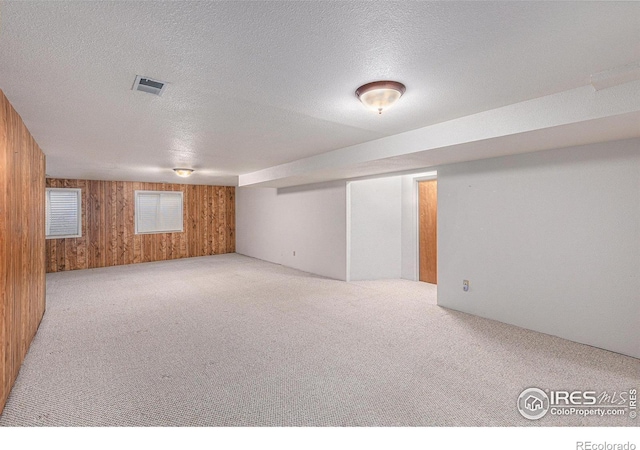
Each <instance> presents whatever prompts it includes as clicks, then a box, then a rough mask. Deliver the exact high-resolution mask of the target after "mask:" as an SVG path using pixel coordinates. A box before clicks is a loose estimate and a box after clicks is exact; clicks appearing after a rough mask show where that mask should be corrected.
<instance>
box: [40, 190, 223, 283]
mask: <svg viewBox="0 0 640 450" xmlns="http://www.w3.org/2000/svg"><path fill="white" fill-rule="evenodd" d="M46 185H47V187H70V188H81V189H82V237H80V238H71V239H49V240H47V242H46V270H47V272H60V271H64V270H76V269H86V268H96V267H105V266H115V265H122V264H133V263H140V262H151V261H163V260H168V259H178V258H186V257H191V256H205V255H216V254H220V253H233V252H235V188H234V187H227V186H194V185H181V184H162V183H142V182H125V181H93V180H67V179H64V180H62V179H55V178H48V179H47V180H46ZM136 190H151V191H156V190H157V191H182V192H183V195H184V211H183V221H184V231H183V232H182V233H158V234H138V235H136V234H135V223H134V218H135V216H134V214H135V199H134V192H135V191H136Z"/></svg>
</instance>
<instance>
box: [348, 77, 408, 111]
mask: <svg viewBox="0 0 640 450" xmlns="http://www.w3.org/2000/svg"><path fill="white" fill-rule="evenodd" d="M406 90H407V88H406V87H405V85H404V84H402V83H398V82H397V81H374V82H373V83H367V84H363V85H362V86H360V87H359V88H358V89H356V96H357V97H358V98H359V99H360V101H361V102H362V104H363V105H364V106H366V107H367V108H369V109H373V110H375V111H378V114H382V111H383V110H386V109H389V108H390V107H391V106H392V105H393V104H394V103H395V102H397V101H398V99H399V98H400V97H402V94H404V92H405V91H406Z"/></svg>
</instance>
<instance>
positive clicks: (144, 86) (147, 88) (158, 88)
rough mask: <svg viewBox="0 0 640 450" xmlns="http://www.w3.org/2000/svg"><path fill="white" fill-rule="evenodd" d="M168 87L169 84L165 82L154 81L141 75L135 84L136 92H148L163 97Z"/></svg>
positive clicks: (137, 77)
mask: <svg viewBox="0 0 640 450" xmlns="http://www.w3.org/2000/svg"><path fill="white" fill-rule="evenodd" d="M166 87H167V83H166V82H164V81H158V80H154V79H153V78H149V77H143V76H141V75H138V76H136V81H135V82H134V83H133V90H134V91H142V92H148V93H149V94H155V95H162V93H163V92H164V89H165V88H166Z"/></svg>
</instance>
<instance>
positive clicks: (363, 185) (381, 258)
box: [348, 176, 402, 281]
mask: <svg viewBox="0 0 640 450" xmlns="http://www.w3.org/2000/svg"><path fill="white" fill-rule="evenodd" d="M348 189H349V191H350V192H349V198H350V227H349V228H350V265H349V266H350V270H349V273H350V276H349V280H352V281H356V280H377V279H384V278H400V272H401V235H402V210H401V207H402V179H401V177H399V176H396V177H386V178H376V179H370V180H361V181H353V182H351V183H349V186H348Z"/></svg>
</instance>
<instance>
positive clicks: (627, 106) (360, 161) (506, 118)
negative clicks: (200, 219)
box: [238, 81, 640, 187]
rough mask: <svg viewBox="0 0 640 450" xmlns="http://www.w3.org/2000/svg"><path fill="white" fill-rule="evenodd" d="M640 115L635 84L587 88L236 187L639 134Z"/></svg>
mask: <svg viewBox="0 0 640 450" xmlns="http://www.w3.org/2000/svg"><path fill="white" fill-rule="evenodd" d="M398 107H401V105H398ZM639 113H640V81H633V82H630V83H625V84H622V85H619V86H614V87H610V88H607V89H603V90H599V91H596V90H594V88H593V87H592V86H590V85H587V86H583V87H579V88H576V89H572V90H569V91H564V92H560V93H557V94H553V95H548V96H545V97H540V98H537V99H533V100H529V101H526V102H521V103H517V104H514V105H509V106H505V107H502V108H497V109H493V110H489V111H484V112H481V113H478V114H473V115H470V116H466V117H461V118H459V119H454V120H450V121H447V122H443V123H439V124H435V125H430V126H427V127H424V128H419V129H417V130H412V131H408V132H405V133H400V134H397V135H393V136H389V137H385V138H381V139H377V140H374V141H370V142H366V143H363V144H358V145H354V146H350V147H345V148H342V149H338V150H334V151H331V152H327V153H323V154H321V155H316V156H312V157H309V158H303V159H300V160H297V161H293V162H291V163H287V164H282V165H279V166H274V167H270V168H267V169H263V170H259V171H256V172H251V173H247V174H243V175H240V176H239V177H238V185H239V186H256V187H257V186H260V187H289V186H296V185H302V184H310V183H319V182H323V181H330V180H337V179H347V178H355V177H361V176H369V175H376V174H383V173H394V172H400V171H406V170H412V169H418V168H426V167H431V166H434V165H436V164H438V165H443V164H449V163H455V162H463V161H471V160H474V159H484V158H491V157H496V156H504V155H508V154H516V153H524V152H530V151H536V150H547V149H550V148H561V147H567V146H572V145H583V144H588V143H595V142H603V141H606V140H619V139H628V138H632V137H640V120H639V118H638V117H639ZM501 138H502V139H501ZM505 138H508V139H505ZM523 149H524V151H523Z"/></svg>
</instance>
